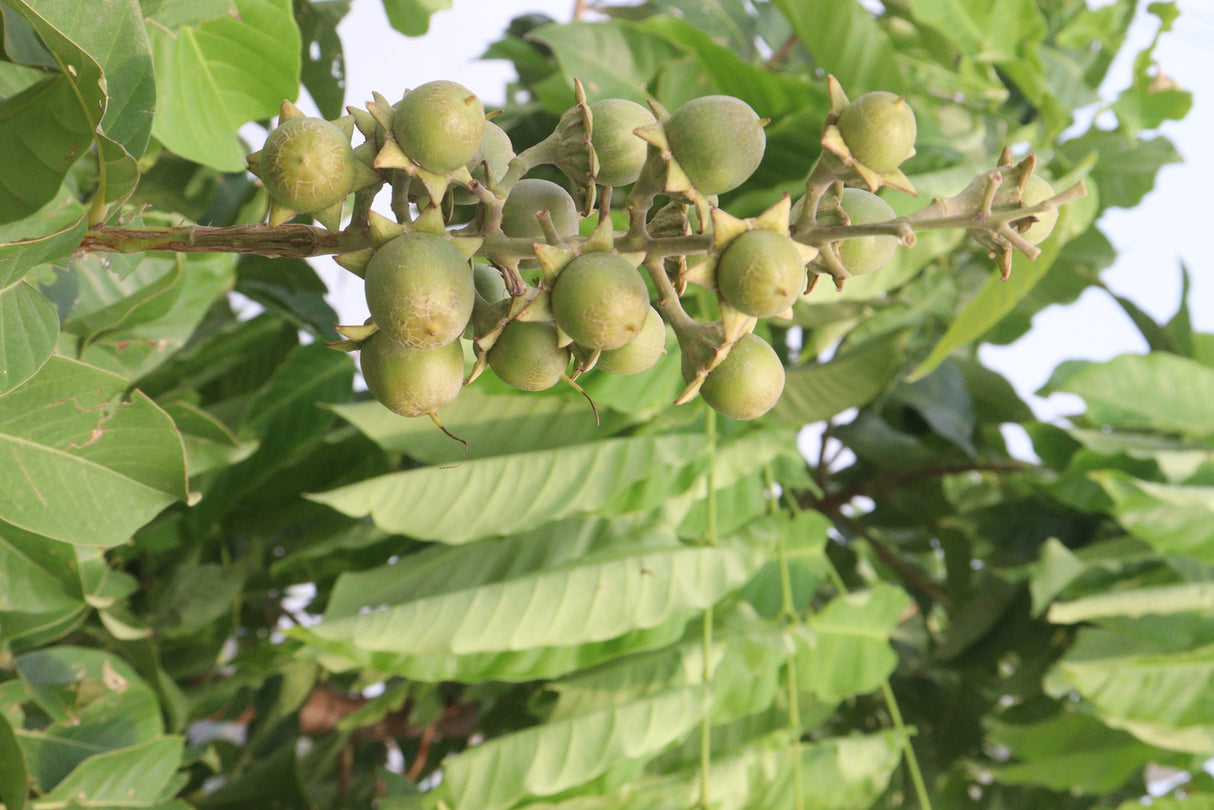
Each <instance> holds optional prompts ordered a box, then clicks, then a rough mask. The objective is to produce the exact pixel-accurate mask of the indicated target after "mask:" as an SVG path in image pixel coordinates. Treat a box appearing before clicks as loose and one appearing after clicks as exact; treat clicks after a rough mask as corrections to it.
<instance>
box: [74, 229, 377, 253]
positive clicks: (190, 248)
mask: <svg viewBox="0 0 1214 810" xmlns="http://www.w3.org/2000/svg"><path fill="white" fill-rule="evenodd" d="M370 246H371V237H370V234H369V233H367V232H365V231H361V230H354V229H346V230H344V231H338V232H336V233H333V232H332V231H328V230H326V229H324V228H321V227H317V226H315V225H301V224H295V223H288V224H286V225H277V226H274V227H271V226H269V225H244V226H236V227H230V228H212V227H207V226H205V225H182V226H178V227H167V228H116V227H109V226H105V225H102V226H99V227H96V228H92V229H91V230H89V231H88V232H87V233H85V235H84V241H82V242H81V243H80V247H79V248H78V250H79V251H80V252H83V253H93V252H104V253H145V252H149V251H169V252H173V253H251V254H254V255H257V256H270V257H273V258H297V259H306V258H308V257H310V256H326V255H329V254H333V253H349V252H351V251H354V250H361V249H362V248H366V247H370Z"/></svg>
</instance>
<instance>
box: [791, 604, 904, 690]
mask: <svg viewBox="0 0 1214 810" xmlns="http://www.w3.org/2000/svg"><path fill="white" fill-rule="evenodd" d="M909 604H910V599H909V597H907V595H906V594H905V593H904V592H903V591H902V590H901V589H898V588H894V587H893V586H890V585H878V586H875V587H873V588H870V589H868V590H865V591H855V592H853V593H849V594H846V595H843V596H839V597H836V598H835V599H833V600H832V601H831V602H830V603H828V604H827V605H826V607H824V608H823V609H822V610H821V611H819V612H818V613H815V614H813V616H811V617H810V620H809V622H808V629H809V631H810V632H809V633H807V634H796V635H794V636H793V638H794V639H795V640H796V641H797V642H798V646H799V647H800V649H799V650H798V655H799V659H800V661H799V663H798V666H797V675H798V677H799V678H800V682H801V686H802V687H803V688H805V689H808V690H810V691H812V692H813V693H814V694H816V695H818V696H819V697H820V698H822V699H823V700H828V701H829V700H840V699H842V698H845V697H849V696H851V695H857V694H864V693H866V692H871V691H873V690H874V689H876V688H877V687H878V686H880V685H881V682H882V681H884V680H885V679H886V678H887V677H889V674H890V672H892V671H893V668H894V666H895V665H896V664H897V663H898V656H897V655H896V654H895V653H894V651H893V648H892V647H891V646H890V644H889V638H890V636H892V635H893V633H894V630H895V628H896V627H897V623H898V619H899V618H900V617H901V615H902V612H903V611H904V610H906V608H907V606H908V605H909Z"/></svg>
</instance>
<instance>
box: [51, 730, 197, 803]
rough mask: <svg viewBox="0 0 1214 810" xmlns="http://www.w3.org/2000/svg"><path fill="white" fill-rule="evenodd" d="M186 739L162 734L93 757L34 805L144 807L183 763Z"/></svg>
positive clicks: (157, 797) (167, 784) (166, 785)
mask: <svg viewBox="0 0 1214 810" xmlns="http://www.w3.org/2000/svg"><path fill="white" fill-rule="evenodd" d="M183 748H184V740H182V738H180V737H160V738H157V739H155V740H149V741H148V742H146V743H144V744H142V745H136V746H132V747H130V748H123V749H120V750H117V751H111V752H108V753H105V754H97V755H96V756H92V757H89V758H88V759H86V760H85V761H84V762H82V763H80V765H79V766H78V767H77V768H76V770H74V771H72V773H71V774H70V775H69V776H68V777H67V778H66V779H64V780H63V781H62V782H60V783H59V784H58V785H57V786H56V787H55V789H54V790H52V791H51V792H49V793H47V794H46V795H45V796H42V797H41V798H39V799H38V800H36V801H35V802H33V804H32V806H33V807H35V808H38V807H46V808H51V807H59V806H63V804H67V803H76V804H83V805H84V806H86V807H87V806H94V807H105V808H126V807H130V808H142V807H148V806H149V805H152V804H153V803H155V802H157V801H158V800H164V801H167V800H168V799H169V798H170V797H169V796H164V795H162V792H163V791H164V790H165V788H167V787H168V786H169V782H170V781H171V780H172V778H173V774H175V773H176V772H177V767H178V766H179V765H180V764H181V752H182V749H183Z"/></svg>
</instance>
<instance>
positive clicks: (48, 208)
mask: <svg viewBox="0 0 1214 810" xmlns="http://www.w3.org/2000/svg"><path fill="white" fill-rule="evenodd" d="M0 219H3V217H0ZM87 229H88V221H87V219H86V217H85V211H84V207H83V206H82V205H81V204H80V202H79V200H77V199H76V197H75V195H73V194H71V193H70V192H69V191H67V190H66V189H63V190H61V191H60V193H59V194H58V195H57V196H56V197H55V198H54V199H53V200H51V201H50V202H48V203H47V204H46V205H44V206H42V208H40V209H39V210H38V211H37V212H36V213H34V214H33V215H31V216H29V217H26V218H25V219H23V220H20V221H18V222H11V223H8V224H5V225H0V287H7V286H9V285H10V284H12V283H13V282H14V281H16V280H17V279H19V278H21V277H22V276H23V275H25V273H26V271H28V270H29V269H30V268H31V267H33V266H35V265H37V264H41V263H42V262H45V261H49V260H51V259H57V258H59V257H60V256H66V255H67V254H68V253H71V252H72V251H73V250H75V249H76V246H77V245H79V244H80V240H81V239H83V238H84V233H85V231H86V230H87Z"/></svg>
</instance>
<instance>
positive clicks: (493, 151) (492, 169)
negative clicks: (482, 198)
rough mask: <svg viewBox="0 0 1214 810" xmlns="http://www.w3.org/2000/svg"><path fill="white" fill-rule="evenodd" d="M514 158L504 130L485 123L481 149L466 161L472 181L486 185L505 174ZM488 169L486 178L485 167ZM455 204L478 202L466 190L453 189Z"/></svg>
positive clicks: (490, 122) (493, 124)
mask: <svg viewBox="0 0 1214 810" xmlns="http://www.w3.org/2000/svg"><path fill="white" fill-rule="evenodd" d="M513 158H514V145H513V144H512V143H510V136H509V135H507V134H506V132H505V130H503V129H502V128H501V127H499V126H498V125H497V124H495V123H493V122H492V121H486V122H485V134H484V137H482V139H481V148H480V150H479V151H477V153H476V154H475V155H474V156H473V157H472V160H470V161H468V171H469V172H471V174H472V179H473V180H476V181H477V182H479V183H480V184H481V185H488V184H489V180H490V178H492V180H493V181H494V182H497V181H498V180H500V179H501V178H502V175H504V174H505V173H506V169H507V167H509V165H510V161H511V159H513ZM486 165H488V167H489V174H488V176H487V175H486V174H485V166H486ZM455 202H456V203H457V204H459V205H475V204H476V203H477V202H479V200H478V199H477V197H476V196H475V195H474V194H472V193H471V192H470V191H468V189H466V188H460V187H456V188H455Z"/></svg>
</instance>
